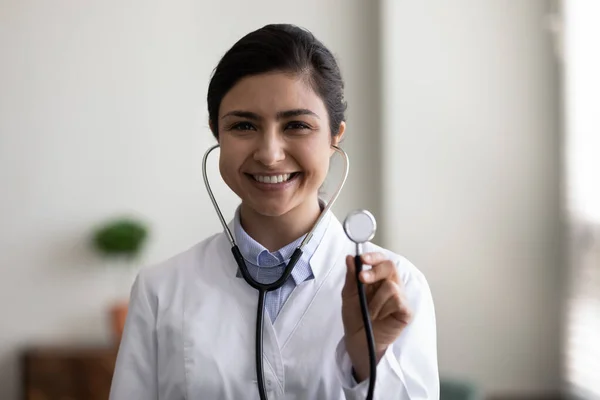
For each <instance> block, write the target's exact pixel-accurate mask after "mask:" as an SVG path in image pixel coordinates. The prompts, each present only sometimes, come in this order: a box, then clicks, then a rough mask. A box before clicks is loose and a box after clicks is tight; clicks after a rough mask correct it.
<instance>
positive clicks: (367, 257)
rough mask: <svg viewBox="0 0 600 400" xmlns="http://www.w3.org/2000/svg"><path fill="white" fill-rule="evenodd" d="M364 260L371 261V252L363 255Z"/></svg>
mask: <svg viewBox="0 0 600 400" xmlns="http://www.w3.org/2000/svg"><path fill="white" fill-rule="evenodd" d="M363 260H364V261H365V262H369V261H371V256H370V255H369V254H365V255H364V256H363Z"/></svg>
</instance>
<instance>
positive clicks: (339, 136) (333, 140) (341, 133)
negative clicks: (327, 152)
mask: <svg viewBox="0 0 600 400" xmlns="http://www.w3.org/2000/svg"><path fill="white" fill-rule="evenodd" d="M344 133H346V122H344V121H342V122H341V123H340V129H339V130H338V133H337V135H335V136H332V137H331V145H332V146H339V144H340V143H341V142H342V140H343V138H344ZM334 152H335V150H333V149H331V154H332V155H333V153H334Z"/></svg>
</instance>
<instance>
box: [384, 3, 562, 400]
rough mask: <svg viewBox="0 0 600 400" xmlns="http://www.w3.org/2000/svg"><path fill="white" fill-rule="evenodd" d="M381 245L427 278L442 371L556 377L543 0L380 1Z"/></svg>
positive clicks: (555, 131) (543, 382)
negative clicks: (433, 309) (383, 240)
mask: <svg viewBox="0 0 600 400" xmlns="http://www.w3.org/2000/svg"><path fill="white" fill-rule="evenodd" d="M382 4H383V6H382V10H381V11H382V36H383V45H382V46H383V47H382V48H383V52H382V59H383V81H384V82H385V84H384V86H383V104H384V108H383V112H384V117H383V137H382V144H383V147H382V148H383V159H384V164H383V180H384V182H385V186H384V191H383V208H382V213H383V214H384V215H385V217H386V218H385V221H393V224H392V223H387V224H385V225H384V231H385V234H384V238H385V244H386V245H388V246H389V247H391V248H392V249H394V250H396V251H398V252H401V253H404V254H405V255H406V256H408V257H409V258H410V259H411V260H412V261H413V262H415V264H416V265H417V266H419V267H420V268H421V269H422V270H423V271H424V273H425V274H426V276H427V277H428V279H429V282H430V284H431V287H432V291H433V296H434V300H435V303H436V307H437V316H438V329H439V363H440V370H441V372H442V375H445V376H448V375H451V376H459V377H466V378H469V379H473V380H474V381H475V382H476V383H478V384H480V385H481V387H482V388H483V389H485V390H486V391H488V392H496V393H499V392H502V393H509V392H520V393H524V392H545V391H551V390H553V389H556V388H558V387H559V385H560V379H559V378H560V376H559V375H560V365H559V364H560V353H559V345H560V338H559V333H558V332H559V323H560V320H559V315H560V311H561V308H560V304H559V300H560V296H559V295H558V293H560V291H561V290H562V289H561V285H560V282H559V276H560V273H559V267H560V261H559V260H560V257H561V254H560V250H559V247H560V246H559V240H560V228H559V202H558V199H559V175H560V174H559V161H558V160H559V157H558V154H559V151H558V149H559V127H560V122H559V120H558V114H559V104H558V100H557V99H558V93H557V88H558V84H557V71H556V70H555V68H556V67H555V66H554V60H553V55H552V51H553V49H552V45H551V37H550V35H549V34H548V33H547V32H546V31H545V29H544V15H545V12H546V10H547V2H545V1H542V0H538V1H533V0H531V1H512V0H494V1H478V0H460V1H453V2H447V1H444V0H436V1H433V0H432V1H428V2H411V1H399V0H385V1H383V3H382Z"/></svg>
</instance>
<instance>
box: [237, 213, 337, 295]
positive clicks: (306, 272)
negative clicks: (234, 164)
mask: <svg viewBox="0 0 600 400" xmlns="http://www.w3.org/2000/svg"><path fill="white" fill-rule="evenodd" d="M323 207H324V203H322V202H321V208H323ZM330 214H331V213H330V212H327V214H326V215H325V216H324V217H323V219H322V220H321V222H320V223H319V225H318V226H317V229H315V231H314V232H313V236H312V238H311V239H310V241H309V242H308V243H307V244H306V245H305V246H304V248H303V249H302V250H303V251H302V256H301V257H300V259H299V260H298V262H297V264H296V266H295V267H294V269H293V270H292V278H293V279H294V281H295V283H296V284H297V285H298V284H300V283H302V282H304V281H305V280H307V279H311V278H313V277H314V276H315V272H316V271H315V268H314V266H313V265H312V264H311V262H310V260H311V258H312V256H313V254H314V253H315V250H316V249H317V247H318V246H319V243H320V242H321V239H322V238H323V236H324V235H325V232H326V231H327V226H328V225H329V220H330V219H331V215H330ZM232 225H233V234H234V237H235V241H236V244H237V245H238V248H239V249H240V252H241V253H242V256H243V257H244V259H245V260H246V262H250V263H252V264H253V265H254V266H256V267H258V268H272V267H276V266H278V265H281V264H282V263H283V262H285V263H286V264H287V262H288V261H289V259H290V257H291V256H292V253H293V252H294V251H295V250H296V248H297V247H298V246H300V243H301V242H302V240H304V238H305V236H306V235H302V236H301V237H299V238H298V239H296V240H294V241H293V242H291V243H289V244H287V245H286V246H284V247H282V248H281V249H279V250H277V251H275V252H273V253H271V252H269V250H267V248H265V247H264V246H263V245H261V244H260V243H258V242H257V241H256V240H254V239H253V238H252V237H251V236H250V235H248V233H247V232H246V231H245V230H244V228H243V227H242V224H241V222H240V208H239V207H238V208H237V210H236V212H235V217H234V220H233V222H232ZM236 271H237V274H236V276H237V277H238V278H241V277H242V275H241V273H240V271H239V270H236Z"/></svg>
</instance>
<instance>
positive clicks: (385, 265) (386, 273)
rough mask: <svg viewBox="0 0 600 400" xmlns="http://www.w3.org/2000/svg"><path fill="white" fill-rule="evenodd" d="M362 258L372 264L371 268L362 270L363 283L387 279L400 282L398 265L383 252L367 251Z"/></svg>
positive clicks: (364, 261)
mask: <svg viewBox="0 0 600 400" xmlns="http://www.w3.org/2000/svg"><path fill="white" fill-rule="evenodd" d="M361 258H362V260H363V263H365V264H368V265H372V268H371V269H370V270H367V271H363V272H361V274H360V279H361V281H362V282H363V283H375V282H379V281H382V280H387V279H389V280H392V281H394V282H396V283H400V277H399V276H398V272H397V270H396V265H395V264H394V263H393V262H392V261H390V260H388V259H386V258H385V256H384V255H383V254H381V253H365V254H363V255H362V256H361Z"/></svg>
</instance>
